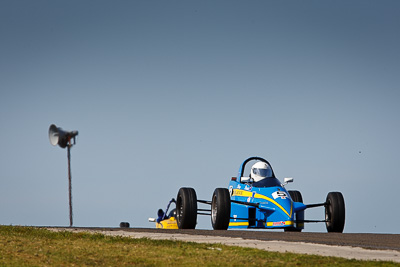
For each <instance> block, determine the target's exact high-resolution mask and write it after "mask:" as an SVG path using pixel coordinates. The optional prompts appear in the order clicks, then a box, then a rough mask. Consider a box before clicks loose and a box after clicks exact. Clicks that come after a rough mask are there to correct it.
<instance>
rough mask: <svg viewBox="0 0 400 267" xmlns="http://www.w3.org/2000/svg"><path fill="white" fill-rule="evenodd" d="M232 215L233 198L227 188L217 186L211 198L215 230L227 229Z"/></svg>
mask: <svg viewBox="0 0 400 267" xmlns="http://www.w3.org/2000/svg"><path fill="white" fill-rule="evenodd" d="M230 216H231V198H230V194H229V190H228V189H226V188H216V189H215V190H214V194H213V196H212V200H211V224H212V227H213V229H214V230H226V229H228V226H229V220H230Z"/></svg>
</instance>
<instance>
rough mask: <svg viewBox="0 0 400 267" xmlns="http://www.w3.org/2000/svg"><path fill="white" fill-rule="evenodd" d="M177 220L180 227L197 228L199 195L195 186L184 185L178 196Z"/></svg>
mask: <svg viewBox="0 0 400 267" xmlns="http://www.w3.org/2000/svg"><path fill="white" fill-rule="evenodd" d="M176 221H177V223H178V228H179V229H195V227H196V223H197V195H196V191H194V189H193V188H189V187H182V188H180V189H179V191H178V195H177V197H176Z"/></svg>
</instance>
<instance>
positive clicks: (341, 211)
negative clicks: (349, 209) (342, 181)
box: [325, 192, 346, 233]
mask: <svg viewBox="0 0 400 267" xmlns="http://www.w3.org/2000/svg"><path fill="white" fill-rule="evenodd" d="M345 214H346V211H345V204H344V198H343V195H342V193H340V192H330V193H328V195H327V196H326V205H325V220H326V222H325V224H326V230H327V231H328V232H334V233H342V232H343V229H344V221H345Z"/></svg>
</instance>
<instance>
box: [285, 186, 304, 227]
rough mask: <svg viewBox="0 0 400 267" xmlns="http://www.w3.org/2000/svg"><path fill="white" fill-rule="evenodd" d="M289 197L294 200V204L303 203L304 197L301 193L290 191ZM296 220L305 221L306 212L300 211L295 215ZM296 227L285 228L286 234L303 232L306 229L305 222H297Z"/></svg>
mask: <svg viewBox="0 0 400 267" xmlns="http://www.w3.org/2000/svg"><path fill="white" fill-rule="evenodd" d="M288 192H289V195H290V197H291V198H292V200H293V202H301V203H303V197H302V195H301V193H300V191H297V190H289V191H288ZM295 219H296V221H297V220H304V210H303V211H299V212H297V213H296V214H295ZM295 224H296V225H295V226H296V227H288V228H285V229H284V231H285V232H301V230H302V229H303V228H304V222H296V223H295Z"/></svg>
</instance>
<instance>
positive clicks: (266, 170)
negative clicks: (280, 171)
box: [250, 161, 272, 182]
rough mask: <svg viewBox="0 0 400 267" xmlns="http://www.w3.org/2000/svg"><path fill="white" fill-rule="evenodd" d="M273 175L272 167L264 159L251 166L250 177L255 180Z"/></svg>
mask: <svg viewBox="0 0 400 267" xmlns="http://www.w3.org/2000/svg"><path fill="white" fill-rule="evenodd" d="M271 176H272V170H271V167H270V166H269V165H268V164H267V163H265V162H262V161H259V162H256V163H254V165H253V166H251V172H250V177H251V178H253V180H254V182H259V181H261V180H262V179H265V178H268V177H271Z"/></svg>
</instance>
